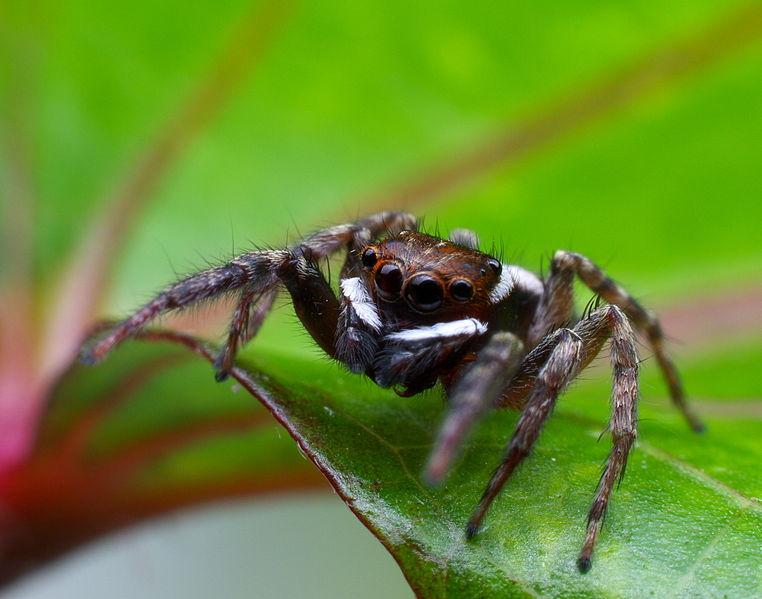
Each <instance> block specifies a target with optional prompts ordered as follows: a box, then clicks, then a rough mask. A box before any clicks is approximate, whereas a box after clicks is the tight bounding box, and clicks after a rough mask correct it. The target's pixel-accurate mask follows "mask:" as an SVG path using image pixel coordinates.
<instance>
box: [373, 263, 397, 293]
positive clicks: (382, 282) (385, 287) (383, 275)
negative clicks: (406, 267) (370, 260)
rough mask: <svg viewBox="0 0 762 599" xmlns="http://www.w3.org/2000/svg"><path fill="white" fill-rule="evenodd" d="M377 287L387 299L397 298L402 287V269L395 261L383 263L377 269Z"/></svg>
mask: <svg viewBox="0 0 762 599" xmlns="http://www.w3.org/2000/svg"><path fill="white" fill-rule="evenodd" d="M376 287H377V288H378V291H379V295H380V296H381V297H382V298H384V299H386V300H391V301H393V300H396V299H397V298H398V297H399V294H400V290H401V289H402V270H400V267H399V266H397V265H396V264H395V263H394V262H387V263H386V264H382V265H381V268H379V269H378V270H377V271H376Z"/></svg>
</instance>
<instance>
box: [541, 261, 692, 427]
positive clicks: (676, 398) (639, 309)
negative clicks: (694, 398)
mask: <svg viewBox="0 0 762 599" xmlns="http://www.w3.org/2000/svg"><path fill="white" fill-rule="evenodd" d="M575 275H576V276H578V277H579V278H580V279H581V280H582V282H583V283H584V284H585V285H586V286H587V287H589V288H590V289H591V290H592V291H594V292H595V293H597V294H598V295H600V296H601V297H602V298H603V299H604V300H606V301H607V302H608V303H610V304H613V305H615V306H619V307H620V308H621V309H622V310H623V311H624V313H625V314H626V315H627V316H628V318H629V319H630V321H631V322H632V324H633V325H634V326H635V327H636V328H637V329H638V330H640V331H642V332H643V333H644V334H645V335H646V337H647V339H648V342H649V344H650V346H651V348H652V349H653V352H654V356H655V357H656V361H657V362H658V364H659V368H660V369H661V371H662V374H663V376H664V379H665V381H666V382H667V386H668V387H669V395H670V398H671V399H672V403H673V404H674V405H675V406H676V407H677V409H678V410H680V412H681V413H682V414H683V416H684V417H685V419H686V420H687V421H688V424H689V425H690V427H691V428H692V429H693V430H694V431H696V432H700V431H702V430H704V424H703V423H702V422H701V420H700V419H699V417H698V416H697V415H696V414H695V413H694V412H693V410H691V408H690V406H689V405H688V403H687V401H686V398H685V391H684V389H683V386H682V383H681V382H680V375H679V374H678V371H677V367H676V366H675V364H674V362H673V361H672V359H671V358H670V357H669V354H668V353H667V351H666V348H665V338H664V332H663V331H662V328H661V324H660V323H659V320H658V319H657V318H656V316H655V315H654V314H653V312H651V311H650V310H646V309H645V308H644V307H643V306H641V305H640V303H639V302H638V301H637V300H636V299H635V298H633V297H632V296H631V295H630V294H629V293H627V291H626V290H625V289H623V288H622V287H621V286H619V285H617V284H616V283H615V282H614V281H613V280H612V279H611V278H609V277H608V276H606V274H605V273H604V272H603V271H602V270H601V269H600V268H599V267H598V266H597V265H596V264H595V263H593V262H592V261H591V260H589V259H588V258H586V257H585V256H582V255H580V254H575V253H573V252H566V251H563V250H560V251H558V252H556V254H555V256H554V257H553V262H552V263H551V266H550V275H549V276H548V278H547V280H546V281H545V293H544V294H543V296H542V300H541V302H540V305H539V307H538V309H537V317H536V318H535V321H534V323H533V325H532V328H531V330H530V346H534V344H535V343H537V342H539V340H540V339H542V338H543V337H544V336H545V335H546V334H547V333H548V332H550V331H553V330H555V329H556V328H558V327H560V326H565V325H566V324H568V322H569V321H570V319H571V316H572V310H573V295H572V285H573V282H574V276H575Z"/></svg>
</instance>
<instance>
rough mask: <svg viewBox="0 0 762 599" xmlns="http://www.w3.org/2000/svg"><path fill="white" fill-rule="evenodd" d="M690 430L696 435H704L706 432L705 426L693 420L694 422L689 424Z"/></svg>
mask: <svg viewBox="0 0 762 599" xmlns="http://www.w3.org/2000/svg"><path fill="white" fill-rule="evenodd" d="M691 430H692V431H693V432H694V433H698V434H701V433H705V432H706V424H704V423H703V422H701V421H700V420H695V421H693V422H691Z"/></svg>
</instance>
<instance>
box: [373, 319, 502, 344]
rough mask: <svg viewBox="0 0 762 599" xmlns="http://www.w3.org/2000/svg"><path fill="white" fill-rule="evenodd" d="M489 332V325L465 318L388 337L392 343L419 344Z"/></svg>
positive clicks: (400, 332) (407, 330) (398, 332)
mask: <svg viewBox="0 0 762 599" xmlns="http://www.w3.org/2000/svg"><path fill="white" fill-rule="evenodd" d="M486 332H487V325H486V324H484V323H483V322H481V321H480V320H476V319H475V318H464V319H463V320H453V321H451V322H438V323H437V324H435V325H432V326H430V327H418V328H415V329H405V330H404V331H397V332H396V333H392V334H391V335H388V336H387V339H389V340H390V341H396V342H403V343H404V342H408V343H410V342H412V343H415V342H419V341H432V340H435V339H449V338H454V337H474V336H476V335H483V334H484V333H486Z"/></svg>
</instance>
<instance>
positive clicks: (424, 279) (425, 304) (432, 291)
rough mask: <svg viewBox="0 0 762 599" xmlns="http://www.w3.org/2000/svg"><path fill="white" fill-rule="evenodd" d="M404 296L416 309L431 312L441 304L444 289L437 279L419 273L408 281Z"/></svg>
mask: <svg viewBox="0 0 762 599" xmlns="http://www.w3.org/2000/svg"><path fill="white" fill-rule="evenodd" d="M405 297H406V298H407V300H408V301H409V302H410V304H411V305H412V306H413V308H415V309H416V310H419V311H421V312H433V311H434V310H436V309H437V308H439V306H441V305H442V299H444V291H443V290H442V285H441V284H440V283H439V281H437V279H435V278H433V277H431V276H430V275H425V274H420V275H416V276H414V277H413V278H412V279H410V281H409V282H408V284H407V288H406V290H405Z"/></svg>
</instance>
